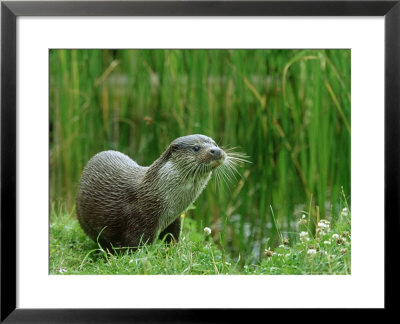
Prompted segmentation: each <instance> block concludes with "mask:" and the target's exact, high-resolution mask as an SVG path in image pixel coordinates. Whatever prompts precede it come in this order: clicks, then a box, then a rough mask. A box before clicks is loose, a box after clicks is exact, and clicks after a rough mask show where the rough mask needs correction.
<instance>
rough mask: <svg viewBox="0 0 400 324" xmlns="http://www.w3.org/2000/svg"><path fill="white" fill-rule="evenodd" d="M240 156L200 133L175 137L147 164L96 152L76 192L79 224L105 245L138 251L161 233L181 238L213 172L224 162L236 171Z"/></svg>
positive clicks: (121, 154)
mask: <svg viewBox="0 0 400 324" xmlns="http://www.w3.org/2000/svg"><path fill="white" fill-rule="evenodd" d="M240 160H242V159H241V158H240V154H239V155H236V156H235V154H227V153H226V152H225V151H224V150H223V149H222V148H220V147H219V146H218V145H217V144H216V143H215V141H214V140H213V139H211V138H210V137H207V136H205V135H201V134H195V135H188V136H183V137H179V138H177V139H175V140H174V141H173V142H172V143H171V144H170V145H169V146H168V148H167V149H166V151H165V152H164V153H162V154H161V156H160V157H159V158H158V159H157V160H156V161H154V162H153V163H152V164H151V165H150V166H148V167H143V166H140V165H139V164H137V163H136V162H135V161H133V160H132V159H131V158H129V157H128V156H127V155H125V154H123V153H120V152H117V151H104V152H101V153H98V154H96V155H95V156H94V157H92V158H91V159H90V160H89V162H88V163H87V165H86V167H85V168H84V170H83V172H82V176H81V180H80V183H79V187H78V190H77V196H76V212H77V216H78V220H79V223H80V225H81V227H82V229H83V230H84V231H85V232H86V234H87V235H88V236H89V237H90V238H92V239H93V240H94V241H98V242H99V243H100V245H101V246H102V247H107V248H116V247H117V248H122V249H124V248H129V249H135V248H137V247H138V246H140V245H141V244H143V243H148V244H151V243H152V242H153V241H154V240H155V239H156V238H157V236H158V237H159V238H160V239H165V241H166V242H171V241H178V239H179V233H180V227H181V217H180V215H181V214H182V213H183V212H185V211H186V209H187V208H188V207H189V206H190V205H191V204H192V203H193V202H194V201H195V200H196V199H197V197H198V196H199V195H200V193H201V192H202V191H203V189H204V188H205V187H206V185H207V183H208V182H209V180H210V178H211V175H212V172H213V171H214V170H216V169H217V168H219V167H220V166H225V167H227V170H229V172H230V173H233V172H232V170H234V171H236V170H235V169H234V168H233V166H234V165H235V163H236V162H237V161H240ZM222 175H224V173H222ZM218 177H220V176H218ZM228 177H229V175H228Z"/></svg>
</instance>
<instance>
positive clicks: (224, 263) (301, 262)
mask: <svg viewBox="0 0 400 324" xmlns="http://www.w3.org/2000/svg"><path fill="white" fill-rule="evenodd" d="M335 219H336V221H335V222H329V221H327V220H323V219H319V220H317V219H313V218H312V217H311V216H310V215H309V214H308V213H303V214H302V215H301V216H300V217H299V219H298V220H297V231H296V232H295V233H292V234H293V235H292V237H294V238H295V239H294V240H289V239H288V238H287V235H286V234H287V233H281V232H279V235H280V242H279V244H278V245H269V246H268V248H267V249H265V250H264V253H263V255H262V256H261V257H260V259H259V260H258V261H257V262H254V263H249V262H248V261H245V260H244V259H243V258H241V257H240V254H237V255H235V254H229V255H228V254H227V253H225V252H224V250H223V248H222V247H223V246H224V244H220V243H223V242H219V241H218V239H219V240H222V238H221V236H220V235H219V233H215V231H212V233H211V234H209V235H208V234H207V230H206V231H199V230H198V229H197V228H198V226H197V224H196V221H194V220H192V219H190V218H189V217H188V216H185V217H184V218H183V228H182V233H181V239H180V241H179V243H177V244H172V245H166V244H164V243H163V242H161V241H159V240H158V241H156V242H155V243H154V244H152V245H145V246H143V247H142V248H140V249H139V250H138V251H136V252H134V253H130V252H126V253H122V254H118V255H116V254H110V253H108V252H106V251H104V250H103V249H102V248H101V246H99V245H97V244H96V243H95V242H93V241H92V240H90V239H89V238H88V237H87V236H86V235H85V233H84V232H83V231H82V229H81V228H80V226H79V223H78V221H77V219H76V217H74V215H73V212H67V211H66V210H65V209H63V208H55V206H53V208H52V210H51V217H50V260H49V272H50V274H64V275H74V274H104V275H105V274H107V275H109V274H141V275H143V274H151V275H155V274H164V275H173V274H175V275H185V274H192V275H194V274H197V275H201V274H203V275H211V274H230V275H235V274H273V275H275V274H307V275H312V274H315V275H318V274H350V273H351V234H350V233H351V227H350V226H351V225H350V223H351V213H350V210H349V207H348V205H347V203H345V204H344V207H343V209H342V210H341V212H340V215H337V217H335ZM310 225H312V226H310ZM313 229H314V230H313ZM278 231H279V229H278ZM213 238H214V239H215V238H217V240H216V242H215V241H214V240H213ZM267 240H268V238H267ZM271 244H272V243H271ZM247 260H249V259H247Z"/></svg>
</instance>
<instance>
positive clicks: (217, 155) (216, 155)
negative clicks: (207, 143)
mask: <svg viewBox="0 0 400 324" xmlns="http://www.w3.org/2000/svg"><path fill="white" fill-rule="evenodd" d="M210 154H211V155H212V157H213V158H214V159H220V158H221V157H222V151H221V149H219V148H218V147H213V148H212V149H210Z"/></svg>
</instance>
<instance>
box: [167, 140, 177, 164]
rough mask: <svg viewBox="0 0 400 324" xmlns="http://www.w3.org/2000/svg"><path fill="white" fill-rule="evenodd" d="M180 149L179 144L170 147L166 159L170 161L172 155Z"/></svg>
mask: <svg viewBox="0 0 400 324" xmlns="http://www.w3.org/2000/svg"><path fill="white" fill-rule="evenodd" d="M178 149H179V144H175V143H174V144H171V145H170V146H168V148H167V150H166V151H165V153H164V156H165V158H166V159H167V160H168V159H169V158H170V157H171V155H172V153H173V152H175V151H177V150H178Z"/></svg>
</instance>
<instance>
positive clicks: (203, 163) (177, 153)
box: [165, 134, 226, 175]
mask: <svg viewBox="0 0 400 324" xmlns="http://www.w3.org/2000/svg"><path fill="white" fill-rule="evenodd" d="M165 158H166V159H167V160H168V161H169V162H171V163H173V164H174V166H175V167H177V168H179V169H181V170H182V171H185V173H186V172H188V173H189V174H190V173H192V174H194V173H196V174H198V175H200V174H202V173H209V172H211V171H212V170H213V169H215V168H216V167H217V166H219V165H220V164H222V163H223V162H224V161H225V159H226V153H225V152H224V151H223V150H222V149H221V148H220V147H218V145H217V144H216V143H215V141H214V140H213V139H212V138H210V137H208V136H205V135H200V134H196V135H188V136H183V137H179V138H177V139H175V140H174V141H173V142H172V143H171V144H170V146H169V147H168V149H167V151H166V152H165Z"/></svg>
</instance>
